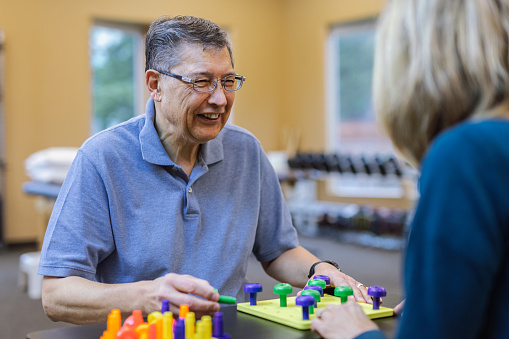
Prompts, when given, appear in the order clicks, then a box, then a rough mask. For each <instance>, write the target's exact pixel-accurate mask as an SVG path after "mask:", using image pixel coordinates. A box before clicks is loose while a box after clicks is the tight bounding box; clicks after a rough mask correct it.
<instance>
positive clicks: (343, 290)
mask: <svg viewBox="0 0 509 339" xmlns="http://www.w3.org/2000/svg"><path fill="white" fill-rule="evenodd" d="M334 295H335V296H336V297H340V298H341V303H342V304H344V303H346V301H347V300H348V297H349V296H351V295H353V290H352V288H351V287H350V286H338V287H336V288H335V289H334Z"/></svg>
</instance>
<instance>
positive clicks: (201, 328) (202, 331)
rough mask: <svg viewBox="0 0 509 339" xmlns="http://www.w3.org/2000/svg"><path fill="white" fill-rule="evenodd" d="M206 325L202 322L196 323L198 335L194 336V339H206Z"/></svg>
mask: <svg viewBox="0 0 509 339" xmlns="http://www.w3.org/2000/svg"><path fill="white" fill-rule="evenodd" d="M204 325H205V324H204V323H203V321H201V320H198V321H197V322H196V334H195V335H194V339H204V338H205V327H204Z"/></svg>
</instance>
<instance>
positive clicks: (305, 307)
mask: <svg viewBox="0 0 509 339" xmlns="http://www.w3.org/2000/svg"><path fill="white" fill-rule="evenodd" d="M314 304H315V298H314V297H313V296H311V295H300V296H298V297H297V298H296V299H295V305H297V306H302V320H309V306H312V305H314Z"/></svg>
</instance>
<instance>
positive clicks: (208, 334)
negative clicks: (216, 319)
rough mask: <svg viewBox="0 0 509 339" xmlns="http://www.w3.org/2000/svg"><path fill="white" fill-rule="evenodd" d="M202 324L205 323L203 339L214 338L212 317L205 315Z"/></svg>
mask: <svg viewBox="0 0 509 339" xmlns="http://www.w3.org/2000/svg"><path fill="white" fill-rule="evenodd" d="M201 322H202V323H203V329H204V333H203V338H205V339H210V338H212V318H211V317H210V315H204V316H203V317H201Z"/></svg>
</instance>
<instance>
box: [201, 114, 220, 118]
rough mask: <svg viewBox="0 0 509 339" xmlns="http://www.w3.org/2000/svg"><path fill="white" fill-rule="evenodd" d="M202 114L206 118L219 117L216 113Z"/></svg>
mask: <svg viewBox="0 0 509 339" xmlns="http://www.w3.org/2000/svg"><path fill="white" fill-rule="evenodd" d="M203 116H204V117H205V118H207V119H217V118H219V114H218V113H209V114H203Z"/></svg>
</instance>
